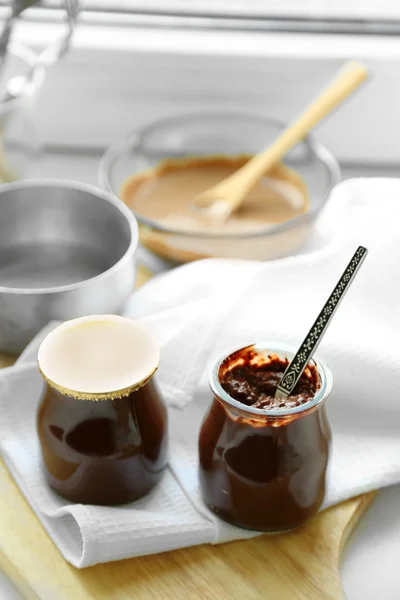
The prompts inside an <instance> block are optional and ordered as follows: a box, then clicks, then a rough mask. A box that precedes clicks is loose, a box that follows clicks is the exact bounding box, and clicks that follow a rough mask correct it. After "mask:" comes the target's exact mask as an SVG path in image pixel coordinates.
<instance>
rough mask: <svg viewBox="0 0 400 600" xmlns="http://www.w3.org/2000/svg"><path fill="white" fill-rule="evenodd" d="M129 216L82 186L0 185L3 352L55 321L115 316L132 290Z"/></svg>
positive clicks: (133, 243)
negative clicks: (93, 315)
mask: <svg viewBox="0 0 400 600" xmlns="http://www.w3.org/2000/svg"><path fill="white" fill-rule="evenodd" d="M137 244H138V230H137V223H136V220H135V218H134V216H133V215H132V213H131V212H130V211H129V210H128V209H127V208H126V207H125V206H124V205H123V203H122V202H120V201H119V200H118V199H116V198H114V197H113V196H112V195H110V194H108V193H106V192H102V191H100V190H98V189H97V188H95V187H93V186H89V185H84V184H81V183H75V182H71V181H62V180H32V181H29V180H25V181H20V182H16V183H10V184H6V185H3V186H1V187H0V350H1V351H5V352H11V353H12V352H20V351H21V350H22V349H23V348H24V347H25V346H26V344H27V343H28V342H29V341H30V340H31V339H32V338H33V337H34V335H35V334H36V333H37V332H38V331H39V330H40V329H41V328H42V327H43V326H44V325H46V324H47V323H48V322H49V321H50V320H52V319H61V320H66V319H72V318H75V317H80V316H84V315H88V314H101V313H103V314H104V313H118V312H120V311H121V310H122V308H123V306H124V303H125V301H126V300H127V298H128V296H129V295H130V294H131V293H132V290H133V287H134V282H135V274H136V261H135V251H136V248H137Z"/></svg>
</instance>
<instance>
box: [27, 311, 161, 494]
mask: <svg viewBox="0 0 400 600" xmlns="http://www.w3.org/2000/svg"><path fill="white" fill-rule="evenodd" d="M38 363H39V368H40V371H41V373H42V376H43V378H44V380H45V382H46V385H45V389H44V394H43V397H42V400H41V402H40V404H39V409H38V418H37V426H38V434H39V441H40V446H41V450H42V456H43V465H44V471H45V476H46V478H47V481H48V483H49V485H50V486H51V487H52V488H53V489H54V490H55V491H57V492H58V493H59V494H60V495H62V496H63V497H65V498H67V499H68V500H71V501H72V502H79V503H83V504H102V505H115V504H122V503H126V502H131V501H133V500H136V499H138V498H140V497H142V496H144V495H145V494H146V493H147V492H149V491H150V490H151V489H152V488H153V487H154V486H155V485H156V484H157V483H158V481H159V480H160V478H161V476H162V473H163V470H164V468H165V467H166V464H167V411H166V407H165V405H164V403H163V400H162V398H161V396H160V394H159V391H158V389H157V386H156V384H155V382H154V379H153V375H154V373H155V371H156V370H157V367H158V363H159V348H158V345H157V343H156V342H155V340H154V339H153V338H152V336H151V335H150V333H149V332H148V331H147V330H146V329H145V328H144V327H143V326H142V325H141V324H139V323H137V322H135V321H132V320H130V319H125V318H123V317H118V316H114V315H100V316H93V317H83V318H80V319H74V320H73V321H67V322H66V323H63V324H62V325H60V326H59V327H57V328H56V329H55V330H53V331H52V332H51V333H50V334H49V335H48V336H47V337H46V338H45V340H44V341H43V342H42V344H41V346H40V349H39V354H38Z"/></svg>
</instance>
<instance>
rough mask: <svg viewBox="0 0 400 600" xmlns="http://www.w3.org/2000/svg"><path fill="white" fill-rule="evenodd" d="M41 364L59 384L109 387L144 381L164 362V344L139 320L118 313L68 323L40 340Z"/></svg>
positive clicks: (85, 388) (94, 388) (91, 389)
mask: <svg viewBox="0 0 400 600" xmlns="http://www.w3.org/2000/svg"><path fill="white" fill-rule="evenodd" d="M38 360H39V365H40V368H41V370H42V372H43V373H44V375H45V376H46V377H47V378H48V379H50V380H51V381H53V382H54V383H56V384H57V385H59V386H61V387H64V388H67V389H69V390H74V391H77V392H83V393H105V392H112V391H116V390H121V389H124V388H127V387H130V386H132V385H135V384H136V383H139V382H140V381H142V380H143V379H145V378H146V377H148V375H149V374H151V373H152V372H153V371H154V370H155V369H156V368H157V365H158V362H159V348H158V345H157V343H156V341H155V340H154V339H153V337H152V336H151V334H150V333H149V332H148V331H147V329H146V328H145V327H144V326H143V325H140V324H139V323H137V322H135V321H133V320H131V319H126V318H124V317H119V316H115V315H100V316H92V317H83V318H81V319H74V320H72V321H67V322H66V323H63V324H62V325H60V326H59V327H57V329H55V330H54V331H53V332H51V333H50V334H49V335H48V336H47V337H46V339H45V340H44V341H43V343H42V344H41V346H40V349H39V353H38Z"/></svg>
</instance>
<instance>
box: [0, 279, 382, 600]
mask: <svg viewBox="0 0 400 600" xmlns="http://www.w3.org/2000/svg"><path fill="white" fill-rule="evenodd" d="M149 277H150V274H149V273H148V272H145V271H144V270H141V271H140V273H139V282H140V283H141V282H143V281H145V280H147V279H148V278H149ZM14 360H15V357H11V356H6V355H2V354H0V367H6V366H9V365H10V364H12V363H13V362H14ZM374 495H375V493H370V494H365V495H363V496H360V497H358V498H354V499H352V500H349V501H347V502H344V503H342V504H340V505H338V506H335V507H333V508H331V509H329V510H327V511H324V512H323V513H320V514H319V515H317V516H316V517H315V518H314V519H312V520H311V521H310V522H309V523H308V524H307V525H304V526H303V527H301V528H299V529H297V530H295V531H291V532H288V533H284V534H279V535H274V536H268V535H264V536H260V537H258V538H255V539H252V540H246V541H238V542H231V543H229V544H221V545H218V546H211V545H202V546H196V547H193V548H185V549H183V550H177V551H174V552H166V553H163V554H157V555H153V556H144V557H140V558H133V559H129V560H124V561H118V562H113V563H108V564H102V565H96V566H95V567H89V568H87V569H82V570H78V569H75V568H74V567H71V565H69V563H67V562H66V561H65V560H64V558H63V557H62V556H61V554H60V553H59V551H58V549H57V548H56V546H55V545H54V544H53V542H52V541H51V539H50V538H49V537H48V535H47V533H46V532H45V530H44V529H43V527H42V525H41V524H40V522H39V521H38V519H37V518H36V516H35V514H34V513H33V511H32V510H31V508H30V507H29V505H28V504H27V502H26V501H25V499H24V497H23V496H22V494H21V492H20V491H19V489H18V487H17V486H16V484H15V483H14V481H13V479H12V478H11V476H10V474H9V473H8V471H7V469H6V467H5V466H4V464H3V463H2V462H1V461H0V568H1V569H2V570H3V571H4V572H5V573H6V574H7V575H8V576H9V577H10V579H11V580H12V581H13V582H14V583H15V585H16V587H17V588H18V589H19V591H20V593H21V595H22V596H23V597H24V598H25V599H26V600H92V599H95V600H128V599H129V600H131V599H132V600H133V599H134V600H142V599H143V600H150V599H151V600H152V599H154V600H169V599H171V600H180V599H183V600H188V599H189V598H190V599H192V598H193V599H195V598H198V599H201V600H223V599H225V598H226V599H229V600H236V599H237V600H258V599H266V600H338V599H342V598H344V594H343V590H342V586H341V584H340V577H339V563H340V557H341V553H342V550H343V546H344V543H345V542H346V540H347V538H348V536H349V534H350V533H351V531H352V530H353V528H354V526H355V525H356V523H357V521H358V520H359V518H360V516H361V515H362V513H363V512H364V511H365V510H366V508H367V507H368V506H369V504H370V503H371V501H372V499H373V498H374Z"/></svg>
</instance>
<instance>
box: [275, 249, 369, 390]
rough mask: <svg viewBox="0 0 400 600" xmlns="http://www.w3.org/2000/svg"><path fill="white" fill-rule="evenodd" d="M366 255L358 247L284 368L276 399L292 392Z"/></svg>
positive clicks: (365, 252) (365, 250)
mask: <svg viewBox="0 0 400 600" xmlns="http://www.w3.org/2000/svg"><path fill="white" fill-rule="evenodd" d="M367 253H368V250H367V249H366V248H364V246H359V247H358V249H357V250H356V252H355V254H354V256H353V258H352V259H351V261H350V262H349V264H348V265H347V267H346V269H345V271H344V273H343V274H342V276H341V278H340V279H339V281H338V283H337V284H336V287H335V289H334V290H333V292H332V294H331V295H330V296H329V298H328V300H327V302H326V303H325V305H324V307H323V309H322V310H321V312H320V313H319V315H318V317H317V318H316V320H315V323H314V325H313V326H312V327H311V329H310V331H309V332H308V334H307V335H306V337H305V339H304V341H303V343H302V344H301V346H300V348H299V349H298V350H297V352H296V354H295V355H294V357H293V358H292V360H291V361H290V363H289V364H288V366H287V367H286V369H285V372H284V374H283V375H282V378H281V380H280V382H279V384H278V388H277V390H276V392H275V397H276V398H287V397H288V396H290V394H291V393H292V391H293V390H294V388H295V386H296V383H297V382H298V381H299V379H300V377H301V376H302V374H303V371H304V369H305V368H306V367H307V365H308V363H309V360H310V359H311V357H312V355H313V354H314V352H315V350H316V349H317V347H318V345H319V343H320V341H321V340H322V338H323V337H324V335H325V331H326V330H327V328H328V325H329V323H330V322H331V320H332V317H333V315H334V314H335V312H336V310H337V308H338V306H339V304H340V302H341V300H342V299H343V296H344V295H345V293H346V292H347V290H348V288H349V286H350V284H351V283H352V281H353V279H354V277H355V276H356V274H357V272H358V270H359V268H360V267H361V265H362V263H363V261H364V259H365V257H366V256H367Z"/></svg>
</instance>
